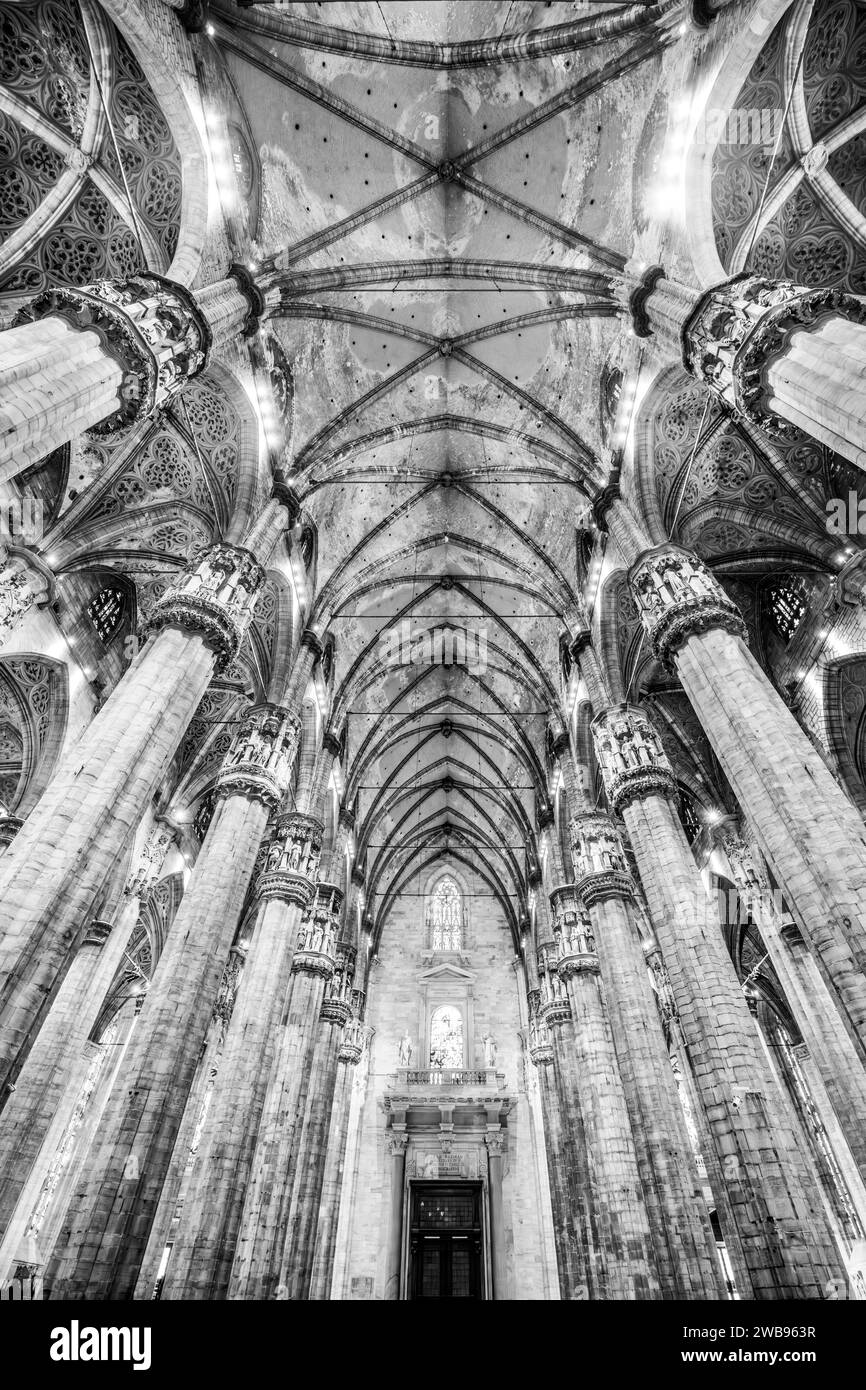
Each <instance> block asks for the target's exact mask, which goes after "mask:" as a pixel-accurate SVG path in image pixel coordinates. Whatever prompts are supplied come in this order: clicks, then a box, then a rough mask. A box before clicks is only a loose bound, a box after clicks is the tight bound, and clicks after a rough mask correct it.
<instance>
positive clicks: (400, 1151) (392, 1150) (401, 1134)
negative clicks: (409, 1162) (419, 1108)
mask: <svg viewBox="0 0 866 1390" xmlns="http://www.w3.org/2000/svg"><path fill="white" fill-rule="evenodd" d="M385 1142H386V1144H387V1146H388V1153H389V1154H390V1155H391V1157H392V1158H405V1157H406V1149H407V1147H408V1144H409V1135H408V1134H407V1133H406V1132H405V1130H393V1129H391V1130H389V1131H388V1134H387V1137H386V1140H385Z"/></svg>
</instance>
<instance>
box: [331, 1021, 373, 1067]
mask: <svg viewBox="0 0 866 1390" xmlns="http://www.w3.org/2000/svg"><path fill="white" fill-rule="evenodd" d="M366 1045H367V1030H366V1029H365V1027H364V1025H363V1023H362V1022H361V1020H360V1018H357V1017H354V1018H350V1019H349V1021H348V1022H347V1024H346V1031H345V1033H344V1034H343V1040H342V1042H341V1043H340V1054H339V1058H338V1060H339V1061H340V1062H345V1064H346V1065H347V1066H350V1067H356V1066H357V1065H358V1063H359V1062H360V1060H361V1058H362V1057H363V1055H364V1048H365V1047H366Z"/></svg>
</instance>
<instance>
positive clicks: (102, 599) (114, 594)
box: [87, 584, 124, 646]
mask: <svg viewBox="0 0 866 1390" xmlns="http://www.w3.org/2000/svg"><path fill="white" fill-rule="evenodd" d="M123 597H124V595H123V590H122V589H118V588H116V587H115V586H114V585H113V584H106V585H104V587H103V588H101V589H100V590H99V593H98V594H97V595H96V598H94V599H91V601H90V603H89V604H88V605H87V616H88V618H89V619H90V621H91V622H92V623H93V626H94V627H95V628H96V635H97V637H98V638H99V640H100V641H101V642H103V643H104V644H105V645H106V646H108V644H109V642H110V641H111V639H112V637H114V636H115V635H116V633H117V629H118V628H119V627H120V624H121V623H122V621H123Z"/></svg>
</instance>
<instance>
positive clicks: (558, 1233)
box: [528, 989, 587, 1299]
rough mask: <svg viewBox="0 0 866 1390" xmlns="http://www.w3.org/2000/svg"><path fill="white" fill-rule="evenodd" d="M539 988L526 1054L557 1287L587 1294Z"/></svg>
mask: <svg viewBox="0 0 866 1390" xmlns="http://www.w3.org/2000/svg"><path fill="white" fill-rule="evenodd" d="M538 1002H539V991H538V990H537V989H536V990H530V991H529V1010H530V1015H529V1039H528V1049H529V1056H530V1059H531V1061H532V1063H533V1065H534V1066H535V1067H536V1068H537V1070H538V1089H539V1096H540V1099H541V1117H542V1122H543V1127H544V1145H545V1151H546V1153H547V1171H548V1175H549V1178H550V1203H551V1207H552V1208H553V1239H554V1244H555V1245H556V1262H557V1267H558V1273H559V1290H560V1295H561V1297H562V1298H563V1299H572V1298H577V1297H580V1296H583V1297H584V1298H585V1297H586V1296H587V1289H586V1277H585V1273H584V1267H583V1265H584V1262H583V1261H582V1260H581V1259H580V1253H581V1252H580V1250H579V1249H578V1246H577V1241H576V1238H575V1236H574V1233H573V1230H572V1213H571V1202H570V1201H569V1193H568V1178H567V1175H568V1168H567V1165H566V1155H565V1142H564V1136H563V1117H562V1114H561V1112H560V1104H559V1095H558V1094H557V1089H556V1077H555V1074H554V1069H553V1046H552V1044H551V1041H550V1036H549V1034H548V1031H547V1028H546V1027H545V1025H544V1022H543V1020H541V1019H540V1018H539V1017H538Z"/></svg>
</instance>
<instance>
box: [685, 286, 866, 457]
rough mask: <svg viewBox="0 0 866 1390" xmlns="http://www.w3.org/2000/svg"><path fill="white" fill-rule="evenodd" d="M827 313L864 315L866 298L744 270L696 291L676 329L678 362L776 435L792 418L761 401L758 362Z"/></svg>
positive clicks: (786, 435) (786, 431) (788, 432)
mask: <svg viewBox="0 0 866 1390" xmlns="http://www.w3.org/2000/svg"><path fill="white" fill-rule="evenodd" d="M829 315H837V316H842V317H843V318H846V319H849V320H852V321H853V322H855V323H866V303H864V302H863V301H862V300H860V299H858V298H856V297H855V296H854V295H851V294H846V293H845V292H844V291H843V290H839V289H825V288H817V289H815V288H812V289H810V288H809V287H808V286H807V285H795V284H794V283H793V282H792V281H790V280H768V279H766V278H765V277H763V276H761V275H753V274H752V273H751V272H749V271H744V272H743V273H742V274H741V275H737V276H734V278H733V279H731V280H727V281H725V282H724V283H723V284H721V285H716V286H714V287H713V288H712V289H710V290H707V291H706V293H705V294H703V295H701V298H700V299H699V300H698V302H697V304H696V305H695V308H694V309H693V311H692V313H691V314H690V316H689V318H688V319H687V321H686V323H685V325H684V327H683V332H682V352H683V362H684V364H685V367H686V371H688V372H689V373H690V374H691V375H692V376H694V377H697V378H698V380H699V381H703V382H705V384H706V385H707V386H708V387H709V388H710V390H711V391H713V392H714V394H715V395H717V396H718V397H720V399H721V400H723V401H724V402H725V403H726V404H727V405H728V406H730V407H731V408H732V409H733V410H736V411H738V412H739V413H740V414H741V415H744V416H745V418H746V419H747V420H750V421H751V422H752V424H754V425H756V426H758V428H759V429H762V430H764V432H765V433H767V434H769V435H771V436H772V437H774V438H778V439H793V438H797V437H798V436H799V431H798V430H797V428H796V426H794V425H793V424H791V423H789V422H788V421H787V420H784V419H781V418H780V417H779V416H777V415H772V414H770V412H769V411H768V410H767V407H766V404H765V399H764V398H765V388H766V368H767V366H768V364H769V362H770V360H771V359H773V358H775V357H777V356H778V355H779V354H780V353H782V352H784V351H785V349H786V347H787V345H788V340H789V338H790V336H791V334H792V333H793V332H794V331H795V330H796V329H798V328H814V327H815V325H816V324H817V323H818V321H819V320H820V319H822V318H824V317H826V316H829Z"/></svg>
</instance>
